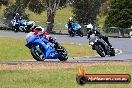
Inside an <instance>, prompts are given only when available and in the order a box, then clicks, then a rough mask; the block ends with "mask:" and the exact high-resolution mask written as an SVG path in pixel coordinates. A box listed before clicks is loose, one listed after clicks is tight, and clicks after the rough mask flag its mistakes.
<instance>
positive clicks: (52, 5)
mask: <svg viewBox="0 0 132 88" xmlns="http://www.w3.org/2000/svg"><path fill="white" fill-rule="evenodd" d="M66 3H67V0H16V3H15V4H14V5H12V6H11V7H12V9H13V8H15V9H14V10H13V12H17V11H20V12H21V13H24V12H25V9H26V8H27V7H28V8H29V10H31V11H32V12H34V13H36V14H41V13H42V12H43V11H45V10H47V32H51V31H52V29H53V24H54V18H55V15H56V10H57V9H59V8H62V7H64V6H65V5H66ZM11 7H9V8H10V9H9V10H6V13H10V12H11V10H12V9H11ZM16 7H18V8H16Z"/></svg>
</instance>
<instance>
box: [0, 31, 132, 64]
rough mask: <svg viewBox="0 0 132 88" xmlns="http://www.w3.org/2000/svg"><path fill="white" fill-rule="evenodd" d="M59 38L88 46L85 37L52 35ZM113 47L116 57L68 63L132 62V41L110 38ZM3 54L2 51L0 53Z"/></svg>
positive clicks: (20, 35) (4, 34) (1, 33)
mask: <svg viewBox="0 0 132 88" xmlns="http://www.w3.org/2000/svg"><path fill="white" fill-rule="evenodd" d="M25 36H26V34H25V33H14V32H4V31H0V37H17V38H25ZM52 36H54V37H56V38H57V41H58V42H68V43H72V44H79V45H81V44H88V39H87V38H86V36H84V37H79V36H75V37H69V35H52ZM109 41H110V42H111V44H112V46H113V47H114V48H115V49H116V56H113V57H109V56H106V57H103V58H102V57H100V56H94V57H92V56H84V57H75V58H70V59H68V60H67V61H66V63H79V62H81V63H82V62H83V63H85V62H97V61H98V62H102V61H132V40H131V39H129V38H109ZM0 52H1V51H0ZM45 62H60V61H59V60H57V59H56V60H53V59H50V60H45ZM0 63H1V64H4V63H8V64H15V63H20V64H21V63H36V64H38V63H43V62H37V61H34V60H33V61H10V62H0Z"/></svg>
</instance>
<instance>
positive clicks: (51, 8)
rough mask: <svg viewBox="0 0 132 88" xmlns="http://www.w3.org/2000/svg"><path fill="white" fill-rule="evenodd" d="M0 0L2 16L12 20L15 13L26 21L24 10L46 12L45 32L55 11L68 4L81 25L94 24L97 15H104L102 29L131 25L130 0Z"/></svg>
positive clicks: (52, 25)
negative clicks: (4, 7)
mask: <svg viewBox="0 0 132 88" xmlns="http://www.w3.org/2000/svg"><path fill="white" fill-rule="evenodd" d="M11 2H12V0H0V6H1V5H5V6H6V9H5V12H4V16H5V17H6V18H7V19H12V18H13V17H14V15H15V13H20V15H22V16H23V17H25V18H26V19H28V14H26V13H25V10H26V8H28V9H29V10H31V11H32V12H34V13H36V14H41V13H42V12H43V11H47V23H48V24H47V31H48V32H51V31H52V29H53V27H54V18H55V15H56V11H57V10H58V9H60V8H65V7H66V6H67V4H69V5H70V6H71V7H72V8H73V14H74V15H73V18H74V19H75V20H76V21H77V22H79V23H82V24H85V23H87V24H88V23H92V24H96V18H97V15H99V16H100V15H106V16H107V18H106V21H105V25H104V27H113V26H114V27H122V28H128V27H130V26H131V25H132V1H131V0H16V1H15V0H14V3H11Z"/></svg>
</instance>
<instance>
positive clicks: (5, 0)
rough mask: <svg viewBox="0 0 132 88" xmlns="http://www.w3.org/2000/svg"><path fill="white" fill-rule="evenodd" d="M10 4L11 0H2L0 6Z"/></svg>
mask: <svg viewBox="0 0 132 88" xmlns="http://www.w3.org/2000/svg"><path fill="white" fill-rule="evenodd" d="M8 4H9V0H0V6H1V5H5V6H7V5H8Z"/></svg>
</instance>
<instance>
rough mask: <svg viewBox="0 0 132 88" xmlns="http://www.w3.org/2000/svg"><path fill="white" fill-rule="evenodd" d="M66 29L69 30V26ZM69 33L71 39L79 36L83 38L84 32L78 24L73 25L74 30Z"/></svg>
mask: <svg viewBox="0 0 132 88" xmlns="http://www.w3.org/2000/svg"><path fill="white" fill-rule="evenodd" d="M65 27H66V28H68V25H67V24H66V25H65ZM68 33H69V35H70V36H71V37H73V36H75V35H78V36H80V37H83V32H82V31H81V25H79V24H78V23H74V24H72V28H71V29H69V30H68Z"/></svg>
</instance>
